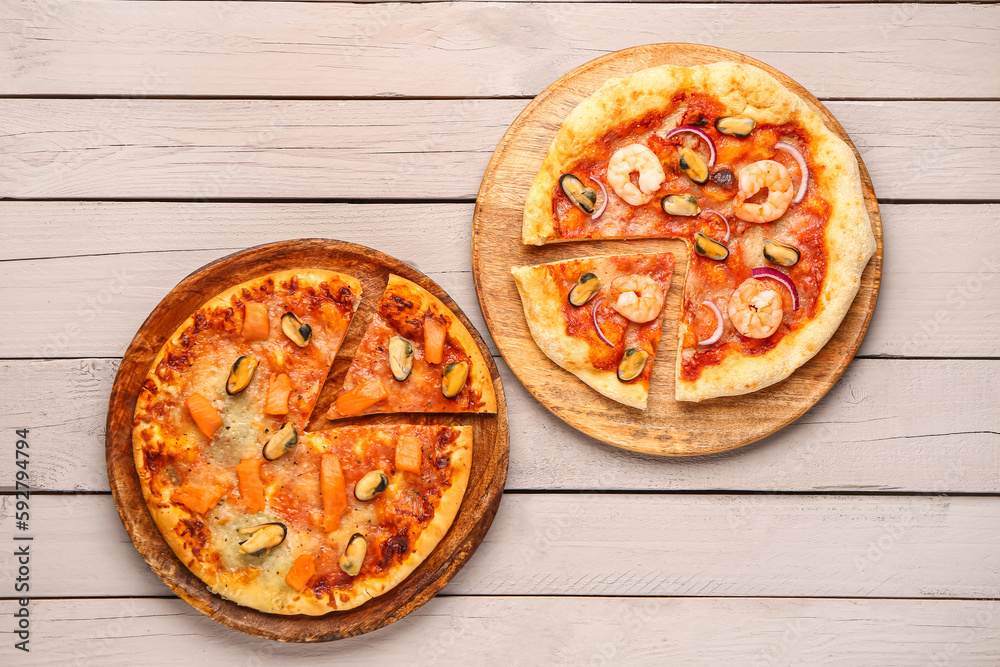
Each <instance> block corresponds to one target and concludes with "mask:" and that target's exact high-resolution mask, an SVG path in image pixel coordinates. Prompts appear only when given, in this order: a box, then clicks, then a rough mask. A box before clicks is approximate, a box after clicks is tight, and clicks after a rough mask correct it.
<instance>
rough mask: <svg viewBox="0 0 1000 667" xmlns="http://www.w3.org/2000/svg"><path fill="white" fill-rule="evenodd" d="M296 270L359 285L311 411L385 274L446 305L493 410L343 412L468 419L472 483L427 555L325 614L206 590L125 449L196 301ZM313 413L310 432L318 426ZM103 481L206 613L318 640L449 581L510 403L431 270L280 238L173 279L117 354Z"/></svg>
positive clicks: (394, 419)
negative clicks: (145, 385)
mask: <svg viewBox="0 0 1000 667" xmlns="http://www.w3.org/2000/svg"><path fill="white" fill-rule="evenodd" d="M293 268H321V269H332V270H336V271H342V272H344V273H347V274H349V275H352V276H355V277H356V278H358V279H359V280H360V281H361V284H362V287H363V289H364V292H363V295H362V301H361V305H360V307H359V308H358V311H357V313H356V314H355V316H354V321H353V322H352V324H351V328H350V330H349V331H348V334H347V338H346V339H345V341H344V344H343V346H342V347H341V349H340V352H339V353H338V355H337V358H336V361H335V362H334V365H333V368H332V370H331V371H330V376H329V378H328V379H327V383H326V385H325V386H324V388H323V391H322V392H321V394H320V397H319V400H318V402H317V404H316V408H315V410H314V413H313V414H314V415H325V414H326V409H327V407H328V406H329V405H330V402H331V401H332V399H333V396H334V394H335V393H336V391H337V390H338V389H339V388H340V386H341V385H342V383H343V379H344V376H345V375H346V373H347V368H348V366H349V365H350V362H351V359H353V358H354V354H355V351H356V350H357V347H358V344H359V343H360V341H361V337H362V335H363V334H364V331H365V328H366V327H367V326H368V322H369V321H370V320H371V317H372V315H373V314H374V312H375V308H376V305H377V304H378V300H379V297H380V296H381V295H382V292H383V291H384V290H385V286H386V283H387V282H388V278H389V274H390V273H395V274H397V275H400V276H402V277H404V278H407V279H409V280H412V281H413V282H415V283H417V284H418V285H420V286H421V287H423V288H424V289H426V290H428V291H429V292H430V293H431V294H433V295H435V296H436V297H438V298H439V299H441V301H443V302H444V304H445V305H446V306H448V307H449V308H451V310H452V312H454V313H455V314H456V315H457V316H458V317H459V319H461V321H462V322H463V323H464V324H465V326H466V327H467V328H468V330H469V332H470V333H471V334H472V337H473V338H474V339H475V340H476V343H477V344H478V345H479V348H480V350H482V353H483V357H484V358H485V359H486V362H487V364H488V365H489V368H490V375H491V377H492V378H493V386H494V388H495V389H496V395H497V414H495V415H486V414H458V415H423V414H415V415H388V416H374V415H373V416H371V417H368V418H364V417H358V418H354V419H351V420H340V421H338V422H337V423H338V424H339V425H347V424H349V423H366V424H372V423H417V424H442V425H446V424H447V425H459V424H469V425H472V426H473V429H474V431H473V437H474V446H473V456H472V470H471V473H470V476H469V485H468V489H467V491H466V494H465V499H464V500H463V501H462V506H461V508H460V509H459V512H458V515H457V516H456V517H455V521H454V523H453V524H452V526H451V529H450V530H449V531H448V533H447V534H446V535H445V537H444V539H443V540H441V542H440V543H439V544H438V546H437V548H436V549H434V551H433V552H432V553H431V555H430V556H429V557H428V558H427V559H426V560H425V561H424V562H423V563H421V564H420V566H419V567H418V568H417V569H416V570H415V571H414V572H413V573H411V574H410V576H409V577H407V578H406V579H405V580H404V581H403V582H402V583H401V584H399V585H398V586H396V588H394V589H392V590H391V591H389V592H388V593H386V594H384V595H382V596H380V597H377V598H374V599H372V600H370V601H368V602H366V603H365V604H363V605H361V606H360V607H357V608H355V609H351V610H348V611H341V612H337V611H334V612H331V613H329V614H327V615H325V616H304V615H297V616H281V615H275V614H265V613H263V612H259V611H255V610H253V609H250V608H247V607H241V606H239V605H237V604H236V603H234V602H230V601H229V600H225V599H223V598H221V597H219V596H218V595H213V594H212V593H210V592H208V590H207V587H206V585H205V584H204V582H202V581H201V580H200V579H198V578H197V577H196V576H195V575H194V574H192V573H191V571H190V570H188V569H187V567H185V566H184V565H183V564H182V563H181V562H180V561H179V560H178V559H177V557H176V556H175V555H174V553H173V551H172V550H171V549H170V547H168V546H167V544H166V542H164V540H163V537H162V536H161V535H160V532H159V530H158V529H157V527H156V525H155V524H154V523H153V519H152V518H151V517H150V515H149V512H148V510H147V509H146V504H145V502H144V500H143V497H142V490H141V488H140V486H139V478H138V476H137V474H136V471H135V463H134V459H133V456H132V416H133V413H134V412H135V403H136V398H137V396H138V393H139V389H140V386H141V384H142V381H143V380H144V379H145V376H146V374H147V373H148V372H149V368H150V366H151V365H152V362H153V358H154V357H155V356H156V354H157V352H158V351H159V349H160V347H161V346H162V345H163V343H164V342H165V341H166V340H167V338H168V337H169V336H170V334H172V333H173V332H174V330H175V329H176V328H177V327H178V326H179V325H180V324H181V323H182V322H183V321H184V320H185V319H186V318H187V317H188V316H189V315H190V314H191V313H192V312H193V311H194V310H196V309H197V308H198V307H200V306H201V305H202V304H204V303H205V302H206V301H208V300H209V299H210V298H212V297H213V296H215V295H216V294H218V293H220V292H222V291H223V290H225V289H226V288H228V287H230V286H232V285H233V284H236V283H240V282H243V281H246V280H250V279H251V278H254V277H256V276H259V275H263V274H266V273H270V272H272V271H280V270H284V269H293ZM327 424H328V422H327V421H326V420H325V418H322V417H320V418H316V417H314V418H313V421H312V422H311V423H310V424H309V426H308V427H307V430H317V429H319V428H324V427H325V426H326V425H327ZM105 446H106V457H107V465H108V479H109V481H110V483H111V492H112V494H113V495H114V498H115V503H116V505H117V506H118V514H119V516H120V517H121V520H122V523H123V524H124V525H125V530H126V531H128V534H129V536H130V537H131V538H132V542H133V543H134V544H135V547H136V549H138V550H139V553H140V554H142V557H143V558H145V559H146V562H147V563H148V564H149V567H150V568H152V570H153V572H155V573H156V575H157V576H158V577H159V578H160V579H161V580H163V582H164V583H165V584H167V586H169V587H170V588H171V589H172V590H173V591H174V592H175V593H176V594H177V595H179V596H180V597H181V598H183V599H184V600H186V601H187V602H188V603H190V604H191V606H193V607H194V608H195V609H197V610H198V611H200V612H202V613H203V614H205V615H206V616H208V617H210V618H212V619H213V620H216V621H218V622H219V623H222V624H223V625H227V626H229V627H231V628H235V629H237V630H240V631H242V632H246V633H248V634H251V635H256V636H258V637H266V638H268V639H277V640H280V641H289V642H321V641H329V640H332V639H341V638H344V637H350V636H353V635H357V634H361V633H364V632H370V631H372V630H375V629H378V628H380V627H382V626H384V625H388V624H389V623H392V622H393V621H396V620H399V619H400V618H402V617H404V616H406V615H407V614H409V613H410V612H412V611H413V610H415V609H417V608H418V607H420V605H422V604H424V603H425V602H427V600H429V599H430V598H431V597H433V596H434V594H435V593H437V592H438V591H439V590H441V588H442V587H443V586H444V585H445V584H446V583H448V581H450V580H451V578H452V577H454V576H455V574H456V573H457V572H458V571H459V570H460V569H461V568H462V566H463V565H464V564H465V562H466V561H467V560H468V559H469V557H470V556H471V555H472V554H473V553H474V552H475V550H476V548H477V547H478V546H479V544H480V543H481V542H482V541H483V537H484V536H485V535H486V531H487V530H488V529H489V527H490V524H491V523H492V522H493V517H494V515H495V514H496V511H497V507H498V506H499V504H500V498H501V495H502V492H503V487H504V482H505V481H506V479H507V457H508V448H509V438H508V428H507V407H506V401H505V398H504V393H503V387H502V386H501V384H500V375H499V373H498V372H497V368H496V365H495V364H494V363H493V359H492V357H491V356H490V352H489V350H488V349H487V347H486V345H485V344H484V343H483V340H482V338H481V337H480V336H479V333H478V332H477V331H476V330H475V328H474V327H473V326H472V324H471V323H470V322H469V320H468V318H467V317H466V316H465V314H464V313H462V311H461V310H460V309H459V308H458V306H457V305H455V302H454V301H452V300H451V298H450V297H449V296H448V295H447V294H446V293H445V292H444V290H442V289H441V288H440V287H438V286H437V284H435V283H434V282H433V281H432V280H431V279H430V278H428V277H427V276H425V275H424V274H422V273H420V272H419V271H417V270H416V269H414V268H412V267H410V266H408V265H406V264H404V263H403V262H401V261H399V260H397V259H394V258H392V257H390V256H388V255H385V254H383V253H380V252H378V251H376V250H372V249H370V248H366V247H364V246H360V245H355V244H353V243H345V242H342V241H331V240H326V239H303V240H296V241H282V242H279V243H272V244H269V245H263V246H258V247H255V248H250V249H249V250H246V251H243V252H240V253H237V254H234V255H230V256H228V257H224V258H222V259H220V260H218V261H215V262H212V263H211V264H208V265H207V266H204V267H202V268H201V269H199V270H197V271H195V272H194V273H192V274H191V275H190V276H188V277H187V278H185V279H184V280H182V281H181V282H180V284H178V285H177V286H176V287H174V288H173V289H172V290H171V291H170V293H169V294H167V296H166V297H164V299H163V300H162V301H161V302H160V304H159V305H158V306H157V307H156V308H155V309H154V310H153V312H152V313H151V314H150V315H149V317H148V318H147V319H146V321H145V322H144V323H143V325H142V327H140V328H139V331H138V333H137V334H136V335H135V338H133V339H132V343H131V345H129V348H128V351H127V352H126V353H125V356H124V358H123V359H122V362H121V366H120V367H119V369H118V374H117V376H116V377H115V382H114V386H113V387H112V390H111V400H110V402H109V404H108V420H107V432H106V436H105Z"/></svg>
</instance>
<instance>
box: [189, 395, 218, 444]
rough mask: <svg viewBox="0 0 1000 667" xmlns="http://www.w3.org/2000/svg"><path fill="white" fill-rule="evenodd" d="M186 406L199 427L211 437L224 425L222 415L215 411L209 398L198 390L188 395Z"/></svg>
mask: <svg viewBox="0 0 1000 667" xmlns="http://www.w3.org/2000/svg"><path fill="white" fill-rule="evenodd" d="M184 407H186V408H187V410H188V412H189V413H191V419H193V420H194V423H195V425H196V426H197V427H198V429H199V430H200V431H201V432H202V433H204V434H205V435H206V436H208V437H209V438H211V437H212V436H213V435H214V434H215V432H216V431H218V430H219V427H220V426H222V417H220V416H219V413H218V412H216V411H215V408H213V407H212V404H211V403H209V401H208V399H207V398H205V397H204V396H202V395H201V394H199V393H198V392H194V393H193V394H191V395H190V396H188V399H187V400H186V401H184Z"/></svg>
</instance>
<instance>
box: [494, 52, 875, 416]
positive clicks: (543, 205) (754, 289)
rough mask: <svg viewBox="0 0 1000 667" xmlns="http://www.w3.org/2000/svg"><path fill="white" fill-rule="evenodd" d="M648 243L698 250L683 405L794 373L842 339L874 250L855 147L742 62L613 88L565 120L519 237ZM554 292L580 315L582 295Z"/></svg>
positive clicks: (649, 74)
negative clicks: (838, 335)
mask: <svg viewBox="0 0 1000 667" xmlns="http://www.w3.org/2000/svg"><path fill="white" fill-rule="evenodd" d="M655 237H661V238H675V239H682V240H684V241H685V242H686V244H687V246H688V250H689V252H688V267H687V278H686V282H685V285H684V291H683V296H682V299H681V311H680V315H679V326H678V330H679V341H678V348H677V364H676V371H675V396H676V398H677V399H678V400H685V401H701V400H703V399H708V398H714V397H719V396H732V395H738V394H744V393H748V392H752V391H756V390H758V389H761V388H763V387H767V386H769V385H771V384H774V383H775V382H779V381H780V380H783V379H784V378H786V377H788V375H790V374H791V373H792V372H793V371H794V370H795V369H796V368H798V367H799V366H801V365H802V364H804V363H805V362H806V361H808V360H809V359H810V358H812V357H813V355H815V354H816V353H817V352H818V351H819V350H820V349H821V348H822V347H823V346H824V345H825V344H826V342H827V341H828V340H829V339H830V338H831V336H833V334H834V332H835V331H836V330H837V328H838V326H839V325H840V322H841V320H843V318H844V316H845V315H846V314H847V311H848V309H849V308H850V305H851V303H852V302H853V300H854V297H855V295H856V294H857V291H858V288H859V285H860V281H861V274H862V272H863V270H864V268H865V266H866V264H867V263H868V260H869V258H870V257H871V256H872V254H873V253H874V251H875V237H874V234H873V231H872V226H871V221H870V220H869V218H868V214H867V211H866V208H865V202H864V195H863V191H862V184H861V177H860V172H859V168H858V163H857V160H856V159H855V157H854V154H853V152H852V150H851V148H850V147H849V146H848V145H847V144H846V143H845V142H844V141H842V140H841V139H840V138H839V137H837V136H836V135H835V134H834V133H833V132H831V131H830V130H829V129H828V128H827V127H826V126H825V125H824V124H823V121H822V120H821V119H820V117H819V116H818V115H817V114H816V113H815V112H813V111H812V110H811V109H810V108H809V107H808V106H807V105H806V104H805V102H803V101H802V100H801V99H800V98H799V97H798V96H797V95H795V94H794V93H792V92H791V91H789V90H788V89H787V88H785V87H784V86H782V85H781V84H780V83H779V82H778V81H776V80H775V79H774V78H773V77H771V76H770V75H769V74H767V73H766V72H764V71H763V70H761V69H759V68H756V67H752V66H749V65H741V64H735V63H715V64H712V65H705V66H698V67H676V66H670V65H667V66H662V67H655V68H651V69H646V70H642V71H639V72H636V73H634V74H632V75H630V76H627V77H624V78H621V79H615V80H612V81H609V82H607V83H606V84H605V85H604V86H603V87H601V88H600V89H599V90H598V91H597V92H596V93H594V94H593V95H592V96H591V97H589V98H587V99H586V100H584V101H583V102H581V103H580V104H579V105H578V106H577V107H576V108H575V109H574V110H573V111H572V113H570V115H569V117H568V118H567V119H566V120H565V122H564V123H563V125H562V127H561V128H560V129H559V131H558V133H557V134H556V137H555V139H554V140H553V142H552V145H551V147H550V148H549V151H548V154H547V155H546V157H545V160H544V162H543V164H542V168H541V170H540V172H539V174H538V176H537V177H536V179H535V181H534V184H533V185H532V187H531V189H530V191H529V193H528V197H527V202H526V205H525V210H524V223H523V241H524V243H525V244H533V245H543V244H547V243H556V242H566V241H586V240H596V239H630V238H655ZM513 271H514V273H515V276H516V275H517V273H518V271H520V269H518V268H514V269H513ZM637 284H638V283H637ZM518 287H519V289H521V295H522V301H523V304H524V306H525V314H526V317H527V319H528V324H529V327H530V328H531V330H532V334H533V335H534V337H535V340H536V342H539V335H537V331H538V329H539V325H540V322H539V319H538V312H537V310H535V309H532V308H530V301H531V298H532V297H531V295H530V294H527V292H526V290H525V289H524V286H523V285H522V283H521V282H520V281H519V283H518ZM561 287H562V292H565V294H561V298H562V299H564V300H566V301H567V303H569V304H570V305H571V306H572V297H571V293H572V290H573V289H578V288H577V287H576V286H573V285H568V284H563V285H562V286H561ZM635 294H636V298H641V297H642V290H641V289H636V290H635ZM580 319H583V320H585V318H575V319H574V321H576V320H580ZM543 326H546V327H548V326H554V325H553V324H552V323H551V322H549V323H548V324H546V325H543ZM594 326H596V325H594ZM539 345H540V346H541V347H542V349H543V351H546V353H548V350H546V348H545V346H544V345H543V343H542V342H539ZM581 354H583V352H582V351H581ZM549 356H550V357H551V356H552V355H551V354H550V355H549ZM593 358H594V357H593V356H591V357H590V359H591V360H593ZM555 360H556V363H560V361H561V360H560V359H555ZM577 363H579V364H585V363H587V361H586V360H584V359H582V358H581V359H578V360H577ZM561 365H563V364H561ZM637 377H638V376H637ZM618 379H619V380H620V381H621V382H622V383H628V382H629V381H630V380H627V379H623V378H621V377H620V376H619V378H618ZM609 395H610V394H609ZM624 402H626V403H627V401H624Z"/></svg>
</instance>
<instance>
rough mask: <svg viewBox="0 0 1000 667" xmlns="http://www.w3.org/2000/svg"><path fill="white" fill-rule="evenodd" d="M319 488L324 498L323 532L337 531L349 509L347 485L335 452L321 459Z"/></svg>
mask: <svg viewBox="0 0 1000 667" xmlns="http://www.w3.org/2000/svg"><path fill="white" fill-rule="evenodd" d="M319 488H320V496H321V497H322V498H323V530H325V531H327V532H329V531H331V530H336V529H337V527H338V526H339V525H340V517H341V516H342V515H343V514H344V510H346V509H347V485H346V484H345V483H344V472H343V470H341V468H340V459H339V458H337V455H336V454H334V453H333V452H323V455H322V456H321V457H320V464H319Z"/></svg>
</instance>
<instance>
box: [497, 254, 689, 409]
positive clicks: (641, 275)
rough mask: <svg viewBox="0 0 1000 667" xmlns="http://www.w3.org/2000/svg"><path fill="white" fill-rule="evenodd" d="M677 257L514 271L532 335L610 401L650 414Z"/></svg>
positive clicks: (638, 257)
mask: <svg viewBox="0 0 1000 667" xmlns="http://www.w3.org/2000/svg"><path fill="white" fill-rule="evenodd" d="M673 272H674V256H673V255H671V254H670V253H659V254H652V255H619V256H614V257H586V258H581V259H571V260H566V261H562V262H553V263H551V264H542V265H539V266H523V267H520V268H517V269H514V272H513V273H514V280H515V281H516V282H517V289H518V292H519V293H520V295H521V301H522V303H523V304H524V311H525V313H527V319H528V326H529V327H530V329H531V335H532V337H533V338H534V339H535V341H536V342H537V343H538V346H539V347H540V348H541V349H542V351H543V352H545V354H546V355H547V356H548V357H549V358H550V359H552V360H553V361H555V362H556V363H557V364H559V365H560V366H561V367H563V368H565V369H566V370H568V371H569V372H570V373H573V374H574V375H576V376H577V377H578V378H580V379H581V380H583V381H584V382H586V383H587V384H588V385H590V386H591V387H593V388H594V389H596V390H597V391H598V392H600V393H601V394H604V395H605V396H607V397H608V398H611V399H614V400H616V401H618V402H620V403H624V404H625V405H630V406H632V407H634V408H645V407H646V399H647V398H648V396H649V379H650V377H651V376H652V373H653V360H654V359H655V358H656V348H657V346H658V345H659V344H660V321H661V319H662V318H661V317H660V313H661V311H662V310H663V302H664V301H665V300H666V297H667V292H668V291H669V290H670V278H671V276H672V275H673Z"/></svg>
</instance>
